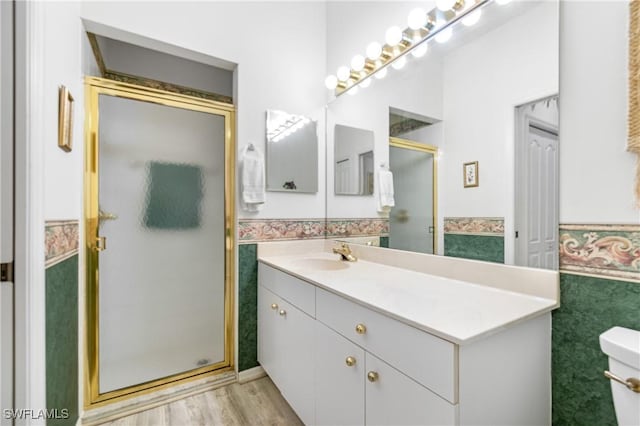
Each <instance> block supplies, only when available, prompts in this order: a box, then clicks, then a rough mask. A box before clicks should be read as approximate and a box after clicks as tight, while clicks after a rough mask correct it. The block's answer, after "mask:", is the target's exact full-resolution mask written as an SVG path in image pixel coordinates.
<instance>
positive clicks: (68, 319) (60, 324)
mask: <svg viewBox="0 0 640 426" xmlns="http://www.w3.org/2000/svg"><path fill="white" fill-rule="evenodd" d="M45 280H46V281H45V282H46V290H45V291H46V293H45V294H46V296H45V297H46V313H45V315H46V368H47V377H46V380H47V408H48V409H50V410H52V409H58V410H62V409H67V410H69V418H67V419H50V420H48V421H47V424H48V425H51V426H63V425H65V426H66V425H75V424H76V421H77V419H78V255H75V256H73V257H71V258H69V259H66V260H63V261H62V262H60V263H58V264H55V265H53V266H51V267H49V268H47V270H46V274H45ZM58 412H59V413H60V411H58Z"/></svg>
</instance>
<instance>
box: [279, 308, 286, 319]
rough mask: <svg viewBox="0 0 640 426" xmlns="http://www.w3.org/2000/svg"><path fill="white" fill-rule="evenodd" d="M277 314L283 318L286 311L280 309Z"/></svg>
mask: <svg viewBox="0 0 640 426" xmlns="http://www.w3.org/2000/svg"><path fill="white" fill-rule="evenodd" d="M279 314H280V316H281V317H283V316H285V315H287V311H285V310H284V309H280V312H279Z"/></svg>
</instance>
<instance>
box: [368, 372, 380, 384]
mask: <svg viewBox="0 0 640 426" xmlns="http://www.w3.org/2000/svg"><path fill="white" fill-rule="evenodd" d="M367 379H369V381H370V382H371V383H373V382H377V381H378V373H376V372H375V371H369V372H368V373H367Z"/></svg>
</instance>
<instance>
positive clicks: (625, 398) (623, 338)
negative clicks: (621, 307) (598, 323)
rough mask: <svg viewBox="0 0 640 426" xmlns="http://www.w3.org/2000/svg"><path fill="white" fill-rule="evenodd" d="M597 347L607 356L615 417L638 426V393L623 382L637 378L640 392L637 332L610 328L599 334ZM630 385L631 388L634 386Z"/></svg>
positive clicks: (625, 425)
mask: <svg viewBox="0 0 640 426" xmlns="http://www.w3.org/2000/svg"><path fill="white" fill-rule="evenodd" d="M600 348H601V349H602V352H604V353H605V354H607V355H608V356H609V371H608V373H610V374H609V375H607V373H605V375H606V376H607V377H609V378H610V379H611V393H612V395H613V405H614V407H615V410H616V417H617V419H618V424H619V425H620V426H638V425H640V393H638V392H634V390H632V389H629V388H628V387H627V386H625V384H623V383H619V382H618V381H616V379H621V380H622V382H626V381H627V380H629V379H636V380H638V382H635V381H633V385H635V384H637V386H638V387H639V389H637V390H638V391H640V331H636V330H631V329H629V328H624V327H613V328H611V329H609V330H607V331H605V332H604V333H602V334H601V335H600ZM633 385H632V387H633Z"/></svg>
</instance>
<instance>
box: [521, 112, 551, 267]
mask: <svg viewBox="0 0 640 426" xmlns="http://www.w3.org/2000/svg"><path fill="white" fill-rule="evenodd" d="M527 157H528V164H527V172H528V176H527V185H528V191H527V194H528V200H527V206H528V210H529V212H528V221H527V266H531V267H534V268H545V269H556V268H557V265H558V219H557V211H558V205H557V203H558V136H557V135H556V134H554V133H551V132H549V131H547V130H543V129H540V128H537V127H534V126H533V125H530V126H529V135H528V141H527Z"/></svg>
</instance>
